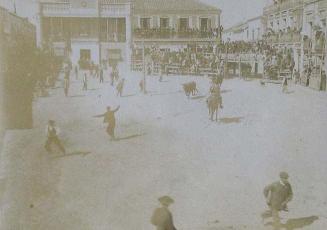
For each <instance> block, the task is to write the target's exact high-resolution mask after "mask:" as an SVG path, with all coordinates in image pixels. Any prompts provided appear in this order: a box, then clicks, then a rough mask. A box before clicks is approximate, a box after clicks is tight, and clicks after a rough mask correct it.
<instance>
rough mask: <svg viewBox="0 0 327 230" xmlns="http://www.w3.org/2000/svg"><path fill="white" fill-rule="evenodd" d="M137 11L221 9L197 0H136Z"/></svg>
mask: <svg viewBox="0 0 327 230" xmlns="http://www.w3.org/2000/svg"><path fill="white" fill-rule="evenodd" d="M134 9H135V10H136V11H143V12H144V11H152V10H153V11H156V10H160V11H220V10H219V9H218V8H216V7H213V6H209V5H207V4H204V3H202V2H200V1H197V0H134Z"/></svg>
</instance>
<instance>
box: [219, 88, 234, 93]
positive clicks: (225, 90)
mask: <svg viewBox="0 0 327 230" xmlns="http://www.w3.org/2000/svg"><path fill="white" fill-rule="evenodd" d="M230 92H232V90H231V89H224V90H222V91H221V93H230Z"/></svg>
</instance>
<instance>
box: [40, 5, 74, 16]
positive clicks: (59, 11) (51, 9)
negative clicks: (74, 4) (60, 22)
mask: <svg viewBox="0 0 327 230" xmlns="http://www.w3.org/2000/svg"><path fill="white" fill-rule="evenodd" d="M42 13H43V15H45V16H64V15H67V14H70V4H69V3H43V4H42Z"/></svg>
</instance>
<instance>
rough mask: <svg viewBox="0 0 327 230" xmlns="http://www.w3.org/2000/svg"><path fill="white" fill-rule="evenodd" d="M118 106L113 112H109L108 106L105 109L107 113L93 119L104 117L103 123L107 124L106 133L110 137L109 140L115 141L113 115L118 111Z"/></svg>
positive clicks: (114, 119) (114, 120)
mask: <svg viewBox="0 0 327 230" xmlns="http://www.w3.org/2000/svg"><path fill="white" fill-rule="evenodd" d="M119 108H120V106H118V107H117V108H116V109H115V110H111V108H110V106H108V107H107V112H105V113H104V114H101V115H97V116H94V117H104V119H103V122H104V123H107V124H108V126H107V133H108V135H109V136H110V138H111V140H115V128H116V118H115V113H116V112H117V111H118V110H119Z"/></svg>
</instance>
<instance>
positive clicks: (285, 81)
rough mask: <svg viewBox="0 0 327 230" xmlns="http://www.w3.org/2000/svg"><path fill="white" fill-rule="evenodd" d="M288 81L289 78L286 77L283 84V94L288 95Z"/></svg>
mask: <svg viewBox="0 0 327 230" xmlns="http://www.w3.org/2000/svg"><path fill="white" fill-rule="evenodd" d="M287 81H288V80H287V76H284V78H283V83H282V92H283V93H287V85H288V82H287Z"/></svg>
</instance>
